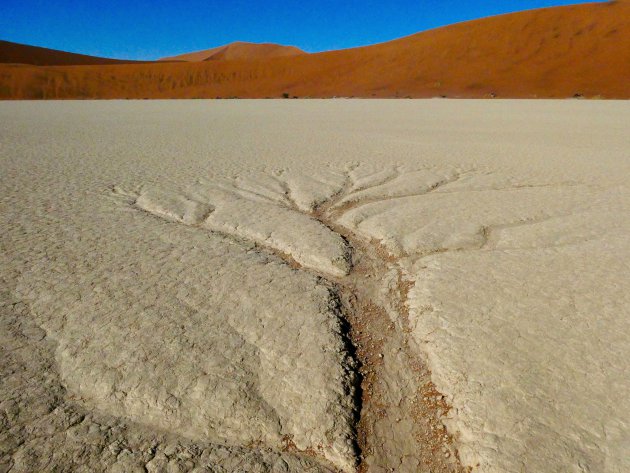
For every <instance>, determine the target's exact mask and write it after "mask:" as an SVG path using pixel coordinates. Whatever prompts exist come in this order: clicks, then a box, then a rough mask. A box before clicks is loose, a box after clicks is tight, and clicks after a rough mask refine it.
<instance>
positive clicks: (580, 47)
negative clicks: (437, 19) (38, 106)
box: [0, 2, 630, 99]
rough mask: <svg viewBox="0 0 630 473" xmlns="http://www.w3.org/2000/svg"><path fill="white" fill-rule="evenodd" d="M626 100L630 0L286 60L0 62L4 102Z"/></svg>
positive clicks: (560, 9)
mask: <svg viewBox="0 0 630 473" xmlns="http://www.w3.org/2000/svg"><path fill="white" fill-rule="evenodd" d="M283 95H285V96H298V97H333V96H346V97H351V96H354V97H439V96H446V97H492V96H496V97H522V98H531V97H538V98H546V97H573V96H585V97H605V98H630V3H628V2H611V3H592V4H583V5H575V6H569V7H555V8H548V9H541V10H532V11H526V12H520V13H514V14H509V15H501V16H496V17H491V18H485V19H482V20H476V21H471V22H466V23H459V24H456V25H452V26H448V27H445V28H439V29H435V30H431V31H427V32H423V33H419V34H416V35H413V36H409V37H406V38H402V39H398V40H395V41H390V42H388V43H383V44H377V45H374V46H368V47H362V48H355V49H348V50H341V51H331V52H326V53H319V54H300V55H294V56H285V57H271V58H256V59H234V60H214V61H203V62H176V63H163V62H157V63H147V64H124V65H96V66H63V67H62V66H48V67H36V66H16V65H0V98H9V99H20V98H25V99H29V98H35V99H37V98H214V97H224V98H227V97H242V98H262V97H282V96H283Z"/></svg>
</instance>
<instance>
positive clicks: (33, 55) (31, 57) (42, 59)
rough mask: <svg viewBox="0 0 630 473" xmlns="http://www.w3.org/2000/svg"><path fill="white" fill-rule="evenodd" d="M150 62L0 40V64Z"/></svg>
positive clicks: (75, 64) (76, 64)
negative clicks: (68, 51) (110, 57)
mask: <svg viewBox="0 0 630 473" xmlns="http://www.w3.org/2000/svg"><path fill="white" fill-rule="evenodd" d="M143 62H150V61H129V60H124V59H108V58H103V57H96V56H87V55H85V54H76V53H67V52H64V51H58V50H56V49H48V48H40V47H39V46H27V45H25V44H18V43H11V42H10V41H1V40H0V63H2V64H33V65H36V66H88V65H99V64H132V63H143Z"/></svg>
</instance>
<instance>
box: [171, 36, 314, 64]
mask: <svg viewBox="0 0 630 473" xmlns="http://www.w3.org/2000/svg"><path fill="white" fill-rule="evenodd" d="M298 54H306V52H304V51H302V50H301V49H299V48H296V47H294V46H282V45H280V44H270V43H265V44H255V43H243V42H239V41H237V42H235V43H231V44H228V45H226V46H220V47H218V48H213V49H206V50H204V51H197V52H194V53H187V54H180V55H179V56H171V57H165V58H162V59H160V61H187V62H197V61H219V60H230V59H232V60H233V59H263V58H270V57H284V56H297V55H298Z"/></svg>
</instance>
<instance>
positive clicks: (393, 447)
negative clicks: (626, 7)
mask: <svg viewBox="0 0 630 473" xmlns="http://www.w3.org/2000/svg"><path fill="white" fill-rule="evenodd" d="M0 123H2V126H1V128H0V199H1V201H0V228H1V230H2V232H1V236H0V245H1V249H2V251H1V252H0V290H1V291H2V292H1V294H2V298H1V300H0V303H1V305H0V324H1V326H2V328H1V329H0V339H1V343H0V370H1V373H2V382H1V384H0V471H7V470H8V469H10V468H12V469H11V471H12V472H13V471H16V472H17V471H44V470H52V469H54V468H57V469H69V470H73V471H120V472H123V471H149V472H157V471H198V472H199V471H226V472H232V471H261V472H266V471H269V472H302V471H313V472H315V471H334V470H335V469H338V470H340V471H346V472H351V471H354V470H355V469H356V468H357V467H358V466H359V465H360V466H361V468H362V470H363V471H369V472H381V471H399V472H415V471H464V470H465V468H466V467H473V470H472V471H475V472H576V473H577V472H580V473H581V472H610V473H613V472H626V471H630V396H628V393H629V392H630V362H629V361H628V360H630V336H629V335H628V334H629V333H630V309H629V307H630V264H629V263H628V257H629V256H630V238H628V235H629V234H630V217H629V215H630V182H629V178H628V176H629V175H630V125H629V124H630V106H628V104H627V103H625V102H585V101H555V102H551V101H440V100H433V101H375V100H374V101H316V100H309V101H258V102H254V101H212V102H208V101H186V102H183V101H182V102H178V101H170V102H159V101H155V102H46V103H28V102H22V103H8V102H3V103H0ZM359 383H360V387H359ZM359 449H360V450H361V455H360V456H359V455H358V452H359Z"/></svg>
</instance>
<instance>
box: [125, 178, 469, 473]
mask: <svg viewBox="0 0 630 473" xmlns="http://www.w3.org/2000/svg"><path fill="white" fill-rule="evenodd" d="M420 172H421V173H425V174H422V175H421V176H420V177H425V178H426V177H427V176H428V178H427V179H428V183H427V184H424V185H421V186H420V188H417V187H416V190H415V192H411V190H406V189H398V188H396V189H395V192H394V195H393V196H390V197H378V198H377V197H375V196H374V195H373V194H372V192H374V189H376V188H379V189H381V190H383V189H388V188H391V187H392V186H394V187H396V186H399V185H400V179H401V178H402V179H403V181H402V183H403V184H404V185H407V186H409V182H408V181H405V180H404V179H411V180H413V179H414V178H415V177H416V176H403V175H402V174H401V173H400V171H399V170H398V169H395V170H394V171H393V174H390V175H384V176H382V178H378V179H377V180H376V182H375V181H372V182H359V181H357V180H356V179H352V178H351V175H350V173H347V174H346V175H345V177H344V179H343V182H340V183H338V186H337V188H336V190H335V191H334V192H330V193H329V194H328V195H327V196H325V197H324V198H318V199H313V200H310V201H307V200H305V199H304V194H300V189H299V188H297V189H296V188H293V187H292V186H291V185H290V183H288V182H286V181H285V176H282V175H281V174H279V175H277V176H269V175H266V176H264V177H260V179H261V182H257V181H254V182H253V184H252V183H245V184H243V183H242V182H240V183H239V182H237V181H236V180H232V181H217V182H208V183H204V184H203V187H201V188H199V187H198V188H192V190H190V191H188V192H187V193H184V194H179V195H176V196H173V195H172V194H168V195H167V196H166V197H163V196H160V195H159V193H157V194H156V193H153V194H151V192H152V191H149V193H148V194H147V193H146V192H145V193H143V192H142V191H141V192H140V193H133V192H132V193H127V192H126V191H121V190H120V189H114V192H115V193H117V194H119V195H122V196H123V197H124V196H126V197H129V198H130V201H129V203H131V204H132V205H133V206H134V207H136V208H137V209H139V210H142V211H146V212H148V213H149V214H153V215H154V216H159V217H161V218H166V219H167V220H172V221H173V220H174V221H178V222H180V223H184V224H186V225H189V226H195V227H199V228H200V229H204V230H206V231H210V232H211V233H215V234H218V235H221V236H222V237H224V238H228V239H232V240H234V241H236V242H237V243H242V244H246V245H247V246H249V247H250V248H251V249H252V250H253V251H256V252H259V253H266V254H269V255H273V256H274V257H276V258H279V259H281V260H282V261H284V262H285V263H286V264H287V265H288V266H289V267H290V268H292V269H293V270H295V271H304V272H307V273H309V274H311V275H313V276H315V277H316V278H317V279H318V281H319V282H320V283H321V284H322V285H324V286H326V287H327V288H328V289H329V291H330V293H331V295H332V297H331V303H332V304H333V305H334V306H335V307H334V308H333V312H335V313H336V314H337V315H338V317H339V319H340V322H341V326H342V331H343V333H342V338H344V339H345V340H344V343H345V344H346V350H347V352H348V354H349V355H350V356H351V357H353V358H354V360H355V363H354V364H355V366H357V367H358V371H359V373H358V374H359V376H358V378H357V379H358V382H357V383H360V386H355V406H356V407H355V408H356V415H357V418H356V425H355V435H356V445H355V447H356V451H357V452H356V453H357V454H356V457H357V458H356V460H357V461H356V468H357V471H358V472H359V473H366V472H384V471H396V472H435V473H437V472H444V473H447V472H448V473H451V472H463V471H466V470H465V469H464V468H463V467H462V466H461V464H460V461H459V458H458V455H457V451H456V449H455V447H454V444H453V438H452V437H451V436H450V435H449V433H448V432H447V431H446V429H445V427H444V423H443V419H444V417H445V416H446V415H447V414H448V412H449V410H450V407H449V405H448V404H447V402H446V400H445V397H444V396H442V395H441V393H439V392H438V391H437V389H436V387H435V386H434V384H433V383H432V381H431V373H430V371H429V369H428V367H427V365H426V363H425V361H424V359H423V358H422V350H421V348H420V347H419V346H417V344H416V341H415V340H414V338H413V337H412V336H411V333H410V332H411V329H410V327H409V308H408V293H409V291H410V289H411V288H412V287H413V285H414V280H413V278H412V277H411V276H410V275H409V274H408V273H407V272H406V271H405V269H404V265H403V264H401V263H402V260H403V258H404V257H398V256H395V255H392V254H391V252H390V251H388V250H387V249H386V248H385V246H384V245H383V244H382V242H381V241H379V240H376V239H366V238H364V237H361V236H360V235H357V234H356V233H355V232H354V231H352V230H351V229H350V228H349V227H347V226H345V224H344V225H342V224H341V223H340V222H342V221H343V218H342V217H343V216H344V215H345V214H346V212H348V211H351V210H354V209H357V208H359V207H361V206H363V205H368V204H372V203H375V202H383V201H386V200H390V199H395V198H396V197H397V196H401V195H402V196H405V197H408V196H410V195H414V196H417V195H424V194H426V193H429V192H432V191H434V190H435V189H437V188H440V187H442V186H445V185H448V184H450V183H452V182H455V181H456V180H458V179H459V177H460V176H459V174H457V173H451V174H449V175H446V176H435V175H433V174H431V173H430V172H429V171H420ZM265 180H266V181H265ZM263 182H264V183H263ZM414 186H415V184H414ZM296 191H297V193H296ZM300 199H301V200H300ZM217 202H218V203H217ZM221 202H224V203H223V204H221ZM309 202H310V204H309ZM215 204H216V205H215ZM257 205H260V206H262V207H256V206H257ZM243 206H250V207H249V208H250V209H252V214H253V215H255V213H256V212H257V211H259V210H260V209H264V210H260V211H261V212H267V213H268V215H270V216H271V217H273V218H278V217H279V218H280V220H279V222H282V225H281V226H274V225H273V224H269V223H268V222H266V221H265V217H259V216H257V217H254V218H252V219H250V220H248V221H242V220H240V219H239V217H237V216H235V214H234V212H232V213H228V212H227V210H226V209H233V210H234V211H235V212H237V211H238V209H242V208H244V207H243ZM245 208H247V207H245ZM282 219H288V220H287V221H288V222H289V223H287V222H285V221H284V220H282ZM271 220H272V218H270V221H271ZM291 225H299V226H300V227H301V228H300V232H301V233H300V236H299V239H297V240H296V239H295V236H294V235H295V233H287V231H286V230H285V229H284V226H287V227H288V226H291ZM290 231H293V232H294V231H295V230H290ZM320 238H324V239H325V241H327V242H328V244H329V246H325V244H320V241H321V240H320ZM330 242H333V243H332V244H330ZM322 245H323V246H322ZM284 444H285V450H287V451H292V452H298V451H299V449H298V448H297V447H296V446H295V445H294V444H293V442H292V439H291V438H290V436H287V437H286V438H285V440H284ZM301 453H306V454H312V455H314V456H318V452H315V451H308V450H307V451H304V449H302V450H301Z"/></svg>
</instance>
